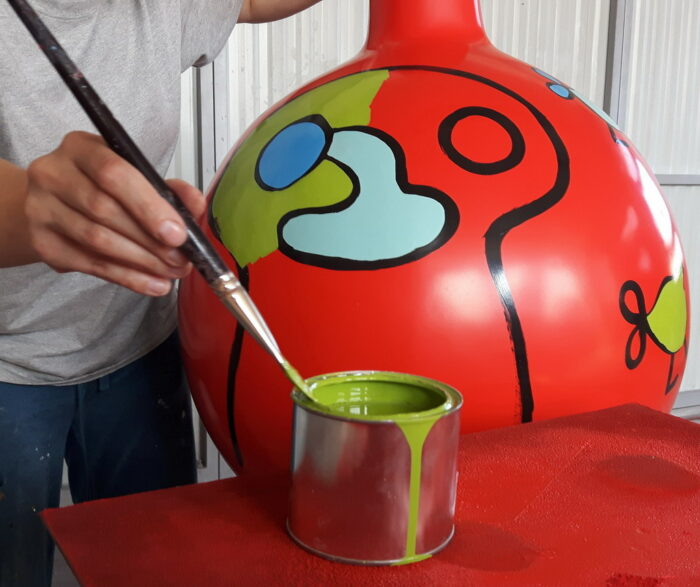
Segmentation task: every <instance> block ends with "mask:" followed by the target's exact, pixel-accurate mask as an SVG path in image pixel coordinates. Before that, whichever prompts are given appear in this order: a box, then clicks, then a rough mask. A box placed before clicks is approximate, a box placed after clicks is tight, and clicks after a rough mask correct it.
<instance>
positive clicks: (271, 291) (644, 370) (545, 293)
mask: <svg viewBox="0 0 700 587" xmlns="http://www.w3.org/2000/svg"><path fill="white" fill-rule="evenodd" d="M409 5H410V7H409ZM377 70H384V72H385V74H386V80H385V81H384V82H383V83H382V85H381V87H380V89H379V90H378V91H377V92H376V95H374V96H373V97H372V100H371V106H370V108H369V120H368V122H367V123H366V124H364V125H363V126H361V127H352V129H350V130H353V131H357V132H356V133H355V135H354V136H360V135H359V134H358V133H359V132H362V133H365V134H363V135H362V136H363V137H364V138H365V139H366V138H367V136H372V137H375V138H376V137H380V138H381V140H383V141H384V142H385V144H387V145H389V146H390V147H391V150H392V152H393V154H394V155H395V156H396V164H397V168H396V178H395V179H396V181H397V183H399V184H400V185H401V188H402V190H403V191H406V190H408V189H409V188H411V189H415V192H416V193H421V195H423V196H425V197H428V198H434V201H437V202H440V205H441V206H443V210H444V219H445V224H444V230H443V232H442V233H441V236H440V237H439V238H437V239H436V240H435V241H433V242H431V243H430V244H429V246H428V247H427V248H425V249H420V250H419V251H418V252H416V251H413V252H412V253H410V254H408V255H406V256H404V257H401V258H400V259H398V260H397V259H392V260H390V261H386V262H384V261H376V262H375V261H371V262H368V261H364V262H363V263H364V264H363V263H355V262H354V261H352V260H350V261H348V260H347V259H346V258H339V257H337V256H336V257H333V256H332V255H326V256H319V255H317V256H313V255H303V254H301V253H299V251H298V250H297V249H295V248H294V246H293V245H290V244H289V242H286V241H284V238H283V237H284V235H285V234H286V233H284V232H283V230H284V228H285V226H287V225H285V224H284V222H286V221H287V220H288V218H287V217H284V218H283V219H282V220H280V221H279V224H278V227H277V230H278V237H279V239H280V240H279V243H278V245H277V248H276V249H275V250H273V251H272V252H269V253H267V254H264V255H262V256H261V257H260V258H258V259H257V260H253V261H250V262H248V261H244V262H241V261H239V265H240V267H239V276H240V277H241V279H242V281H244V282H245V283H246V284H247V285H248V288H249V291H250V293H251V295H252V297H253V299H254V300H255V302H256V304H257V305H258V307H259V309H260V310H261V312H262V313H263V315H264V316H265V319H266V321H267V322H268V325H269V326H270V328H271V329H272V331H273V333H274V334H275V336H276V338H277V340H278V342H279V344H280V347H281V348H282V351H283V353H284V354H285V356H286V357H287V358H288V359H289V360H290V362H291V363H292V364H293V365H294V366H295V367H296V368H297V369H298V370H299V371H300V372H301V373H302V375H304V376H306V377H310V376H312V375H318V374H321V373H329V372H336V371H348V370H359V369H366V370H372V369H374V370H388V371H402V372H408V373H415V374H418V375H423V376H427V377H431V378H435V379H439V380H441V381H444V382H446V383H448V384H450V385H452V386H454V387H456V388H457V389H459V390H460V391H461V392H462V394H463V395H464V398H465V403H464V407H463V409H462V430H463V431H465V432H466V431H474V430H482V429H487V428H495V427H501V426H508V425H512V424H518V423H521V422H527V421H531V420H544V419H547V418H551V417H554V416H561V415H566V414H572V413H577V412H584V411H588V410H595V409H600V408H605V407H608V406H614V405H619V404H623V403H628V402H636V403H640V404H643V405H647V406H650V407H654V408H657V409H660V410H665V411H667V410H669V409H670V407H671V406H672V404H673V401H674V398H675V396H676V393H677V391H678V388H679V385H680V379H681V376H682V373H683V370H684V367H685V362H686V350H687V342H688V340H687V327H688V320H689V312H688V311H687V305H688V292H687V287H686V286H685V284H684V282H683V277H684V273H685V266H684V261H683V252H682V249H681V244H680V241H679V238H678V234H677V232H676V229H675V227H674V224H673V220H672V218H671V216H670V213H669V210H668V206H667V205H666V203H665V201H664V198H663V196H662V195H661V192H660V190H659V188H658V185H657V184H656V182H655V180H654V179H653V176H652V175H651V174H650V172H649V170H648V167H647V165H646V163H645V162H644V161H643V160H642V158H641V156H640V155H639V154H638V153H637V151H636V150H635V149H634V147H633V146H632V145H631V143H630V142H629V139H627V137H625V136H624V135H623V134H622V133H621V132H620V131H619V130H618V129H616V128H615V127H614V126H613V125H612V124H611V123H610V122H608V121H607V120H606V119H604V118H603V117H602V116H600V115H599V114H598V113H597V112H596V111H594V109H593V108H592V107H591V106H589V105H588V104H587V103H586V102H584V101H583V99H582V98H581V97H580V96H579V95H578V94H576V93H575V91H573V90H572V89H571V88H568V87H567V86H566V85H565V84H563V83H561V82H559V81H558V80H554V79H553V78H551V77H549V76H547V75H546V74H544V73H543V72H540V71H538V70H535V69H534V68H533V67H531V66H530V65H527V64H525V63H522V62H520V61H517V60H515V59H513V58H511V57H509V56H508V55H505V54H504V53H502V52H500V51H498V50H497V49H495V48H494V47H493V46H492V45H491V44H490V42H489V41H488V39H487V38H486V37H485V35H484V32H483V29H482V28H481V24H480V14H479V6H478V2H477V1H476V0H474V1H470V2H465V1H463V0H440V1H438V2H435V1H434V0H433V1H428V0H419V1H415V2H411V3H407V2H401V1H399V0H372V3H371V23H370V35H369V38H368V41H367V45H366V47H365V49H364V50H363V51H362V52H361V53H360V54H359V55H358V56H357V57H356V58H355V59H354V60H353V61H352V62H350V63H348V64H346V65H344V66H343V67H341V68H339V69H337V70H334V71H333V72H331V73H329V74H328V75H326V76H324V77H322V78H320V79H318V80H315V81H314V82H312V83H310V84H309V85H307V86H305V87H304V88H301V89H300V90H298V91H297V92H295V93H294V94H293V95H292V96H289V97H288V98H286V99H285V100H283V101H282V102H281V103H280V104H277V105H276V106H274V107H273V108H272V109H270V111H269V112H267V113H266V114H264V115H263V116H262V117H261V118H260V119H259V120H258V121H257V122H256V123H255V124H254V125H253V126H252V127H251V129H250V130H249V131H248V133H247V134H246V136H245V137H243V138H242V139H241V141H240V142H239V143H238V144H237V145H236V146H235V147H234V148H233V149H232V151H231V154H230V155H229V158H228V159H227V163H226V164H225V165H223V166H222V170H221V172H220V174H219V177H218V178H217V181H215V183H214V185H213V186H212V190H211V193H210V197H211V198H214V197H215V196H216V197H227V198H229V199H230V201H234V203H235V199H236V198H237V197H238V195H237V194H236V193H228V194H223V195H220V194H218V193H217V186H219V185H220V184H221V182H222V181H223V180H222V178H224V179H225V177H226V171H227V169H229V168H230V169H233V165H237V164H238V163H237V161H240V160H242V159H244V158H245V157H248V156H249V155H250V151H251V149H253V147H251V145H254V141H255V140H256V137H257V136H259V135H260V133H263V132H266V131H265V125H268V126H270V125H272V126H273V127H274V124H276V123H275V120H277V119H275V118H274V116H276V113H284V112H285V108H288V110H289V108H293V107H297V106H295V105H298V104H299V103H301V101H303V100H304V99H305V98H307V97H309V96H313V94H312V90H314V89H318V88H320V89H323V87H324V86H326V85H328V84H330V83H331V82H333V81H334V80H339V79H341V78H347V79H350V78H348V76H352V75H356V76H357V78H356V79H357V80H361V79H362V77H361V76H363V75H366V74H364V73H362V72H368V71H377ZM358 83H359V82H358ZM342 97H343V95H342V94H340V95H339V96H336V97H335V98H334V100H336V101H337V100H342ZM288 110H287V111H288ZM322 111H323V107H322V106H319V107H318V111H309V112H307V114H308V115H312V114H316V113H321V112H322ZM324 124H325V123H324ZM280 129H281V127H280ZM367 129H369V130H367ZM338 130H339V129H337V128H332V129H331V130H330V131H328V130H326V134H327V138H328V137H329V136H330V137H333V139H332V140H333V141H336V139H337V137H339V136H341V135H340V134H339V133H338ZM342 130H348V129H342ZM256 133H258V134H256ZM367 133H369V135H367ZM372 133H374V134H372ZM345 136H348V133H345ZM328 140H329V144H330V145H331V148H335V147H334V144H335V143H331V142H330V140H331V139H328ZM327 147H328V145H327ZM324 153H325V155H324V156H326V158H327V159H326V160H324V164H326V163H328V162H329V161H332V160H331V159H328V157H330V155H329V153H330V154H334V153H335V151H329V152H328V153H326V152H325V151H324ZM354 154H356V153H354V152H349V153H348V154H347V155H348V157H350V156H352V155H354ZM292 155H294V153H291V154H290V157H291V156H292ZM237 158H238V159H237ZM335 161H336V162H337V157H336V159H335ZM282 163H284V162H282ZM282 166H283V165H282ZM318 167H319V170H320V169H321V165H319V166H318ZM343 169H344V168H343ZM385 169H386V168H385ZM389 169H390V168H389ZM314 173H317V170H316V168H313V169H312V170H311V171H309V172H308V175H309V176H311V175H312V174H314ZM358 174H359V175H358V177H359V176H360V175H361V173H359V172H358ZM364 177H365V176H362V177H361V179H360V180H359V184H358V182H357V181H356V182H355V184H354V185H355V187H356V188H357V190H358V191H359V190H361V187H362V186H363V185H365V184H363V181H364ZM243 181H248V182H249V183H250V184H251V185H252V184H253V183H254V182H256V181H257V182H258V184H260V178H259V177H258V176H257V168H256V175H255V176H254V175H253V173H251V174H250V177H249V180H247V179H246V178H245V177H244V178H243ZM261 185H262V184H261ZM358 185H359V187H358ZM256 189H258V188H256ZM285 192H286V190H285V189H281V190H272V189H268V191H267V192H265V191H261V192H260V193H261V194H262V195H261V197H262V198H267V197H270V198H271V200H270V201H272V198H273V197H274V198H283V197H284V195H285ZM305 197H306V196H305ZM308 197H315V196H314V194H310V195H308ZM351 200H352V198H349V199H348V200H347V202H350V203H349V204H348V203H347V202H345V203H342V202H341V203H340V204H337V205H336V207H335V208H334V210H335V211H336V212H337V211H338V210H341V209H342V208H343V206H346V207H347V206H351V205H352V204H353V203H354V201H351ZM234 207H235V206H234ZM304 207H305V205H304V204H300V205H299V207H298V208H299V209H298V210H296V211H295V212H294V214H295V215H296V216H299V214H300V213H301V214H302V215H304V214H306V216H313V214H312V213H310V212H309V210H311V208H313V207H311V208H309V206H308V204H306V207H307V208H309V210H307V211H304V210H303V209H304ZM237 209H241V210H243V211H244V212H245V210H244V208H243V207H239V208H237ZM330 210H331V207H328V208H322V206H319V207H318V209H317V211H320V212H321V213H325V212H328V211H330ZM300 211H301V212H300ZM311 212H313V210H311ZM317 216H318V217H320V216H322V214H319V215H317ZM209 220H210V219H207V222H205V223H204V224H203V227H204V229H205V231H206V232H207V234H208V235H209V236H211V237H212V238H217V237H218V236H219V234H220V233H219V232H218V229H219V228H222V227H223V229H224V230H226V229H228V227H227V226H226V223H227V222H228V220H227V218H221V217H219V218H217V220H216V221H217V222H218V228H217V231H216V234H215V232H214V231H213V230H212V226H211V225H210V223H209ZM255 220H256V219H255V217H253V218H252V219H251V222H250V223H249V224H247V225H246V226H245V231H246V234H244V235H240V234H239V235H234V238H238V239H241V241H245V239H246V238H251V239H252V238H253V237H255V236H256V235H257V234H260V231H262V230H263V228H264V227H263V225H262V224H260V225H258V224H256V221H255ZM294 220H296V218H294ZM382 222H383V223H384V225H385V226H386V227H387V228H392V229H394V230H395V236H393V237H392V238H391V239H387V240H389V241H392V242H393V241H395V240H396V239H398V238H399V237H401V236H402V235H405V234H410V233H412V232H413V231H415V230H417V225H415V223H414V224H411V223H410V222H406V223H405V224H403V223H402V222H403V219H402V218H401V217H400V216H398V215H397V216H396V217H395V218H394V217H388V218H386V219H383V220H382ZM248 235H250V237H249V236H248ZM303 238H307V237H305V236H304V237H303ZM308 238H311V237H308ZM343 238H345V237H343ZM359 238H361V239H363V238H365V237H359ZM327 240H331V241H335V240H337V242H339V243H341V244H342V243H344V242H345V241H343V240H342V238H341V236H340V235H339V234H338V236H337V239H336V233H334V232H331V233H330V236H329V237H327ZM346 240H347V239H346ZM218 244H219V246H220V250H221V252H222V253H224V254H225V255H226V256H227V258H229V259H231V262H232V266H235V263H236V261H237V259H236V258H235V255H232V254H231V253H230V252H229V251H228V250H227V247H226V246H224V244H223V243H218ZM229 248H230V247H229ZM353 263H355V264H353ZM686 282H687V280H686ZM657 309H658V312H656V313H655V314H654V315H653V316H652V314H653V312H654V311H655V310H657ZM659 315H661V319H659ZM180 318H181V322H180V323H181V336H182V340H183V350H184V353H185V360H186V364H187V369H188V374H189V378H190V383H191V387H192V392H193V395H194V398H195V401H196V404H197V407H198V409H199V411H200V414H201V415H202V417H203V418H204V421H205V423H206V426H207V429H208V430H209V432H210V434H211V436H212V438H213V439H214V441H215V443H216V444H217V446H218V447H219V449H220V450H221V451H222V453H223V454H224V456H225V458H226V459H227V460H228V462H229V463H230V464H231V465H232V466H233V467H234V469H236V470H237V471H238V472H241V471H245V470H250V471H255V472H258V471H262V470H270V469H284V468H286V467H288V461H289V445H290V438H291V412H292V402H291V400H290V399H289V393H290V384H289V383H288V382H287V380H286V379H285V377H284V375H283V374H282V372H281V371H280V370H279V369H278V368H277V367H276V366H275V364H274V362H273V360H272V359H271V358H270V357H269V356H268V355H266V354H265V353H264V351H263V350H262V349H261V348H259V347H258V346H257V345H256V343H255V342H254V341H253V340H252V339H251V338H250V337H249V336H248V335H243V334H242V332H241V331H240V330H237V328H236V324H235V321H234V320H233V318H232V317H230V316H229V315H228V314H227V312H226V310H225V308H224V307H223V306H222V305H221V304H220V303H219V302H218V301H217V300H216V298H215V296H214V295H213V294H212V293H211V292H210V291H209V290H208V287H207V286H206V284H205V283H204V281H203V280H202V279H201V278H200V277H199V276H198V275H192V276H191V277H188V278H187V279H186V280H185V281H184V282H183V283H182V286H181V290H180ZM652 318H653V319H652ZM660 325H661V326H660Z"/></svg>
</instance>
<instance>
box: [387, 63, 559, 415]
mask: <svg viewBox="0 0 700 587" xmlns="http://www.w3.org/2000/svg"><path fill="white" fill-rule="evenodd" d="M389 69H391V70H403V69H421V70H424V71H434V72H437V73H445V74H448V75H455V76H459V77H464V78H467V79H471V80H474V81H477V82H480V83H483V84H484V85H487V86H490V87H492V88H494V89H495V90H497V91H499V92H501V93H503V94H506V95H507V96H510V97H511V98H513V99H514V100H516V101H517V102H520V104H522V105H523V106H524V107H525V108H526V109H527V110H529V112H530V113H531V114H532V115H533V116H534V118H535V120H537V122H539V124H540V126H541V127H542V129H543V130H544V132H545V134H546V135H547V137H548V138H549V140H550V141H551V143H552V146H553V148H554V151H555V153H556V157H557V175H556V178H555V180H554V184H553V185H552V187H551V189H550V190H549V191H548V192H547V193H545V194H544V195H543V196H541V197H540V198H538V199H536V200H534V201H533V202H530V203H528V204H525V205H523V206H520V207H518V208H515V209H513V210H511V211H509V212H506V213H505V214H503V215H502V216H500V217H498V218H497V219H496V220H495V221H494V222H493V223H492V224H491V226H490V227H489V229H488V230H487V231H486V234H485V235H484V239H485V245H486V262H487V264H488V267H489V271H490V272H491V279H492V280H493V282H494V285H495V286H496V291H497V293H498V295H499V297H500V299H501V304H502V306H503V308H504V310H505V317H506V323H507V324H508V326H509V332H510V337H511V341H512V343H513V353H514V355H515V366H516V372H517V376H518V384H519V393H520V405H521V416H520V419H521V421H522V422H531V421H532V416H533V413H534V409H535V405H534V397H533V393H532V382H531V379H530V367H529V363H528V358H527V347H526V345H525V335H524V332H523V328H522V324H521V322H520V316H519V315H518V311H517V308H516V307H515V300H514V299H513V293H512V290H511V288H510V285H509V284H508V279H507V277H506V273H505V268H504V266H503V255H502V245H503V239H504V238H505V236H506V235H507V234H508V232H510V231H511V230H512V229H513V228H515V227H517V226H519V225H521V224H523V223H524V222H526V221H528V220H531V219H532V218H534V217H536V216H538V215H540V214H543V213H544V212H546V211H547V210H549V209H550V208H552V207H553V206H554V205H555V204H557V203H558V202H559V201H560V200H561V199H562V198H563V197H564V195H565V193H566V190H567V189H568V187H569V181H570V169H569V164H570V161H569V153H568V151H567V150H566V146H565V145H564V142H563V141H562V139H561V137H560V136H559V134H558V133H557V131H556V129H555V128H554V126H553V125H552V123H551V122H550V121H549V119H548V118H547V117H546V116H545V115H544V114H543V113H542V112H540V111H539V110H538V109H537V108H535V106H534V105H532V104H531V103H530V102H528V101H527V100H526V99H525V98H523V97H522V96H520V95H519V94H518V93H516V92H515V91H513V90H511V89H510V88H507V87H505V86H503V85H502V84H499V83H498V82H495V81H493V80H490V79H488V78H485V77H483V76H480V75H477V74H473V73H468V72H466V71H460V70H455V69H451V68H446V67H438V66H420V67H416V66H401V65H400V66H395V67H389Z"/></svg>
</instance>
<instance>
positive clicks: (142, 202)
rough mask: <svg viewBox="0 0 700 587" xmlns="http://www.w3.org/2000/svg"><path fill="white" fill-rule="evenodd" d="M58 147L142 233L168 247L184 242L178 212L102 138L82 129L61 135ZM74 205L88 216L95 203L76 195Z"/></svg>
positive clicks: (182, 226)
mask: <svg viewBox="0 0 700 587" xmlns="http://www.w3.org/2000/svg"><path fill="white" fill-rule="evenodd" d="M61 148H62V150H63V152H64V153H65V154H66V155H67V156H68V157H70V158H71V159H72V160H73V161H74V162H75V164H76V166H77V167H78V169H80V170H81V171H82V172H83V173H85V175H87V176H88V177H89V178H90V179H91V180H92V181H93V182H94V183H95V185H96V186H97V187H98V188H99V190H100V192H102V193H106V194H108V195H109V196H110V197H111V198H113V199H114V200H115V201H116V202H117V203H118V204H119V205H120V206H121V207H122V208H123V209H124V210H125V211H126V212H127V213H128V214H129V215H130V216H131V217H132V218H133V220H134V221H135V222H136V224H137V226H139V228H140V229H141V230H142V231H143V232H144V233H145V234H147V235H149V236H151V237H152V238H154V239H155V240H157V241H159V242H161V243H162V244H165V245H168V246H170V247H178V246H180V245H182V244H183V243H184V242H185V240H186V237H187V234H186V231H185V226H184V222H183V221H182V219H181V218H180V216H179V214H178V213H177V211H176V210H175V209H174V208H173V207H172V206H170V204H168V202H167V201H166V200H165V199H164V198H163V197H162V196H160V194H158V192H157V191H156V190H155V189H154V188H153V186H151V184H150V183H149V182H148V180H146V178H145V177H144V176H143V175H142V174H141V173H140V172H139V171H138V170H137V169H136V168H134V167H133V166H132V165H131V164H129V163H128V162H127V161H126V160H125V159H123V158H121V157H119V156H118V155H117V154H116V153H115V152H114V151H112V149H110V148H109V147H108V146H107V144H106V143H105V142H104V140H103V139H102V138H101V137H98V136H96V135H91V134H89V133H82V132H74V133H70V134H68V135H66V137H65V138H64V140H63V143H62V145H61ZM73 205H74V206H77V207H78V208H80V209H81V210H82V211H83V212H84V213H86V214H88V215H90V214H91V212H92V211H91V206H92V205H94V203H91V202H90V201H89V200H85V199H84V198H80V197H76V199H75V200H74V202H73ZM92 213H94V212H92Z"/></svg>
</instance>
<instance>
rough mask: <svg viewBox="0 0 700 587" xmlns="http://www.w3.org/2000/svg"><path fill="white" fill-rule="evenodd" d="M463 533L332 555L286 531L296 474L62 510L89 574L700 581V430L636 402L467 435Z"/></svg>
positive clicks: (57, 517) (55, 528)
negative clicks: (421, 544) (364, 553)
mask: <svg viewBox="0 0 700 587" xmlns="http://www.w3.org/2000/svg"><path fill="white" fill-rule="evenodd" d="M459 471H460V477H459V490H458V497H457V514H456V517H457V520H456V533H455V537H454V539H453V541H452V542H451V543H450V545H449V546H448V547H447V548H446V549H445V550H443V551H442V552H441V553H439V554H437V555H435V556H434V557H433V558H432V559H429V560H426V561H423V562H420V563H416V564H413V565H406V566H401V567H361V566H353V565H344V564H340V563H332V562H329V561H326V560H323V559H321V558H318V557H316V556H314V555H311V554H308V553H307V552H305V551H303V550H301V549H300V548H299V547H297V546H296V545H295V544H294V543H293V542H292V541H291V540H290V539H289V538H288V537H287V535H286V533H285V529H284V523H285V513H286V507H287V490H288V487H287V480H286V479H284V478H282V479H279V478H278V479H273V478H265V479H256V478H246V477H240V478H237V479H228V480H224V481H215V482H212V483H203V484H199V485H191V486H186V487H180V488H176V489H169V490H164V491H153V492H149V493H142V494H139V495H132V496H127V497H121V498H116V499H107V500H101V501H95V502H91V503H85V504H81V505H76V506H71V507H67V508H61V509H52V510H47V511H45V512H43V514H42V516H43V519H44V521H45V523H46V524H47V526H48V528H49V529H50V531H51V533H52V534H53V536H54V538H55V539H56V542H57V543H58V545H59V547H60V548H61V550H62V551H63V553H64V555H65V557H66V559H67V560H68V562H69V564H70V565H71V567H72V568H73V570H74V572H75V574H76V576H77V577H78V579H79V580H80V582H81V584H83V585H88V586H99V587H110V586H126V585H128V586H140V585H144V586H146V585H147V586H156V585H157V586H167V585H182V586H188V587H190V586H198V585H202V586H207V587H214V586H219V585H222V586H223V585H226V586H229V585H244V586H245V585H265V586H272V585H285V586H297V585H298V586H307V585H310V586H311V585H314V586H315V585H321V586H326V585H331V586H336V585H348V586H350V585H352V586H358V585H360V586H361V585H368V586H372V587H382V586H394V585H396V586H402V587H405V586H411V585H436V586H443V585H561V586H568V585H603V586H605V585H607V586H622V585H625V586H635V587H647V586H655V585H698V586H700V426H698V425H697V424H693V423H691V422H687V421H684V420H681V419H679V418H676V417H673V416H669V415H667V414H662V413H659V412H655V411H653V410H650V409H647V408H643V407H641V406H636V405H628V406H622V407H619V408H613V409H609V410H603V411H599V412H592V413H588V414H581V415H576V416H568V417H564V418H558V419H555V420H549V421H546V422H537V423H533V424H526V425H522V426H516V427H512V428H505V429H500V430H491V431H487V432H481V433H477V434H472V435H468V436H465V437H463V438H462V441H461V448H460V461H459Z"/></svg>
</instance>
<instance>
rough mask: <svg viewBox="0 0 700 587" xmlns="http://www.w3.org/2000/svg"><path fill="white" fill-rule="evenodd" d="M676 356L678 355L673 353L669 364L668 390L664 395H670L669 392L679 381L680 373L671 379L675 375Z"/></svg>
mask: <svg viewBox="0 0 700 587" xmlns="http://www.w3.org/2000/svg"><path fill="white" fill-rule="evenodd" d="M675 358H676V355H675V354H672V355H671V360H670V361H669V366H668V376H667V377H666V390H665V391H664V395H668V394H669V393H671V391H672V390H673V388H674V387H676V383H678V375H676V376H675V377H674V378H673V379H671V376H672V375H673V365H674V362H675Z"/></svg>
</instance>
